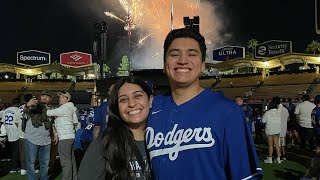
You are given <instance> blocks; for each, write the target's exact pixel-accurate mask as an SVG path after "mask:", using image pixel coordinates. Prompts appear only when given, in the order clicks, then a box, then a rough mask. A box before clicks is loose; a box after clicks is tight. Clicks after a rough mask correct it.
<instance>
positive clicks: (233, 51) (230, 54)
mask: <svg viewBox="0 0 320 180" xmlns="http://www.w3.org/2000/svg"><path fill="white" fill-rule="evenodd" d="M244 52H245V50H244V47H239V46H224V47H221V48H218V49H214V50H213V60H215V61H226V60H229V59H235V58H244Z"/></svg>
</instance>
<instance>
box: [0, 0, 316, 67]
mask: <svg viewBox="0 0 320 180" xmlns="http://www.w3.org/2000/svg"><path fill="white" fill-rule="evenodd" d="M106 1H111V0H106ZM204 1H210V2H212V3H213V4H214V6H215V7H216V10H217V11H218V15H219V17H220V18H221V19H222V22H223V23H224V31H225V32H227V33H230V34H231V38H229V39H228V40H227V41H226V42H223V43H224V44H225V45H236V46H246V42H247V41H248V40H249V39H251V38H255V39H257V40H258V42H260V43H262V42H264V41H268V40H272V39H275V40H290V41H292V42H293V51H294V52H303V51H304V50H305V48H306V46H307V44H309V43H310V42H311V41H312V40H318V41H319V35H318V34H316V33H315V18H314V1H313V0H308V1H301V0H268V1H257V0H239V1H236V0H204ZM91 3H95V4H97V5H98V7H99V4H100V5H101V6H100V7H99V8H97V9H92V7H90V6H89V4H91ZM107 8H108V7H104V5H103V3H101V2H100V1H97V0H30V1H21V0H8V1H3V2H2V4H1V5H0V23H1V24H0V27H1V28H0V62H1V63H12V64H15V63H16V52H17V51H23V50H29V49H36V50H40V51H45V52H50V53H51V55H52V58H51V59H52V60H58V59H59V54H60V53H63V52H68V51H74V50H77V51H82V52H87V53H92V43H93V40H94V34H95V32H96V29H95V27H94V22H96V21H102V20H104V21H106V22H107V24H108V27H109V34H110V39H111V42H114V41H117V40H119V39H125V37H126V35H127V33H126V32H125V31H124V30H123V28H122V27H120V24H119V23H117V22H115V21H114V20H111V19H108V18H106V17H105V16H104V14H103V12H104V10H105V9H107ZM176 8H177V7H176ZM200 18H201V17H200ZM221 33H224V32H221ZM114 51H119V49H117V48H116V47H112V45H111V46H110V48H109V52H114ZM111 54H112V53H111ZM110 58H111V59H112V57H110ZM111 62H112V61H111ZM111 66H112V65H111Z"/></svg>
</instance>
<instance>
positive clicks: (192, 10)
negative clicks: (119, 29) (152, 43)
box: [105, 0, 200, 43]
mask: <svg viewBox="0 0 320 180" xmlns="http://www.w3.org/2000/svg"><path fill="white" fill-rule="evenodd" d="M179 1H180V2H179ZM119 3H120V5H121V7H122V10H123V11H124V12H125V13H124V14H125V15H124V16H123V15H121V16H120V15H119V16H117V15H115V14H114V13H113V12H109V11H106V12H105V15H107V16H108V17H110V18H113V19H116V20H118V21H120V22H122V23H124V28H125V30H129V28H128V24H129V23H128V18H127V17H128V16H131V21H132V27H131V30H133V29H135V28H139V29H140V30H142V31H143V32H145V35H142V38H141V39H140V40H139V43H142V42H144V41H145V40H146V39H147V38H156V39H157V40H159V41H162V40H163V38H164V35H166V34H167V33H168V32H169V31H170V27H171V26H170V23H171V22H170V12H171V1H170V0H119ZM173 4H174V6H177V8H176V9H178V7H179V9H180V10H175V12H174V15H173V16H174V17H179V19H176V18H174V19H173V20H174V22H173V25H174V27H175V28H178V27H183V22H182V17H183V16H185V15H188V14H189V15H190V14H191V15H197V14H198V9H199V6H200V0H173ZM181 5H182V6H181Z"/></svg>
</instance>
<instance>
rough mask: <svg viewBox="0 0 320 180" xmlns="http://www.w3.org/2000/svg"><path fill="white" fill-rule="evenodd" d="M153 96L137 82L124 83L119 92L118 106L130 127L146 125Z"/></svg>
mask: <svg viewBox="0 0 320 180" xmlns="http://www.w3.org/2000/svg"><path fill="white" fill-rule="evenodd" d="M152 99H153V97H150V99H149V97H148V95H147V93H146V92H144V91H143V90H142V88H141V87H140V86H138V85H136V84H131V83H124V84H123V85H122V86H121V88H120V89H119V92H118V107H119V114H120V116H121V118H122V119H123V120H124V121H125V122H126V123H127V124H128V126H129V128H135V127H140V126H141V125H145V123H146V120H147V117H148V114H149V110H150V108H151V103H152Z"/></svg>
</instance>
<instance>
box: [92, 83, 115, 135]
mask: <svg viewBox="0 0 320 180" xmlns="http://www.w3.org/2000/svg"><path fill="white" fill-rule="evenodd" d="M113 86H114V84H112V85H111V86H110V87H109V91H108V96H110V93H111V91H112V88H113ZM108 109H109V103H108V101H107V102H104V103H102V104H101V105H100V106H98V107H97V108H96V109H95V112H94V123H93V124H94V127H93V138H94V139H97V138H98V137H99V135H101V134H102V132H103V131H104V130H105V129H106V127H107V119H108V118H107V116H108Z"/></svg>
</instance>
